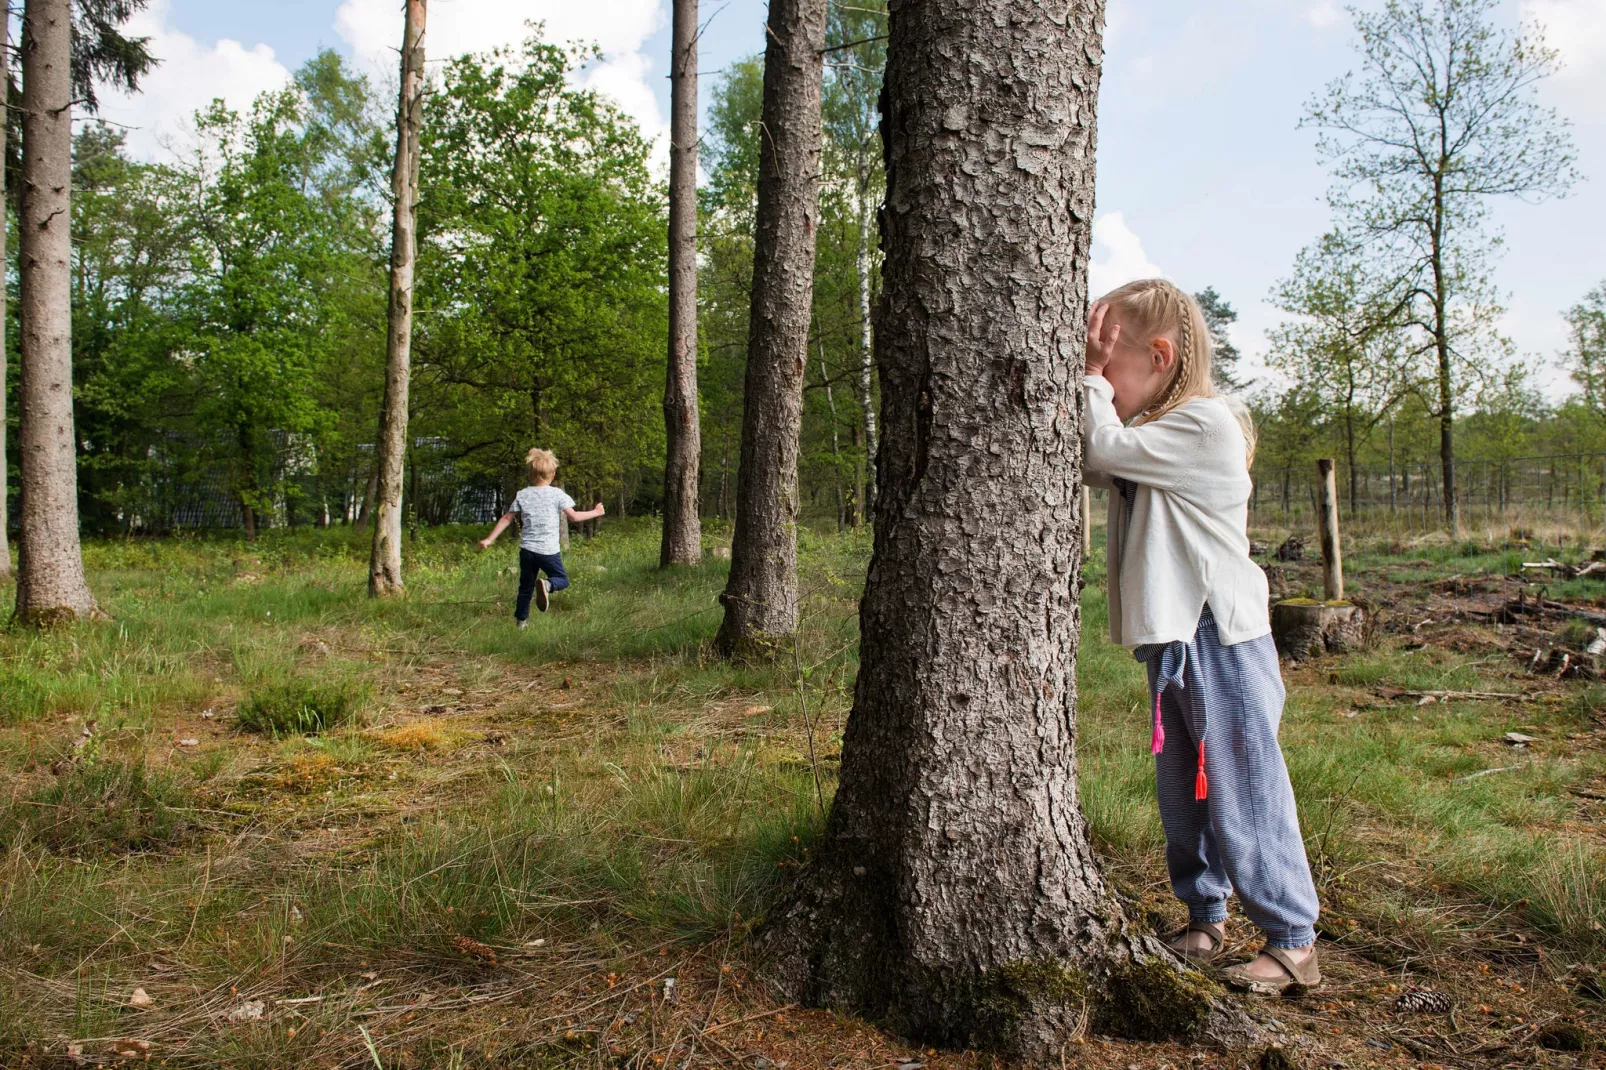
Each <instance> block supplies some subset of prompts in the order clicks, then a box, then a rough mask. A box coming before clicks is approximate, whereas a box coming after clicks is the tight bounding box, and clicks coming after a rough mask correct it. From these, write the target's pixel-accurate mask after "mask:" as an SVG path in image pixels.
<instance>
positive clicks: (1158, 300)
mask: <svg viewBox="0 0 1606 1070" xmlns="http://www.w3.org/2000/svg"><path fill="white" fill-rule="evenodd" d="M1101 300H1103V301H1105V302H1107V303H1108V304H1110V305H1111V306H1112V307H1114V308H1115V310H1116V311H1117V312H1118V313H1119V314H1120V317H1121V322H1122V323H1123V324H1125V325H1126V326H1127V328H1128V329H1129V330H1131V331H1133V332H1135V333H1136V335H1137V337H1136V338H1132V339H1130V341H1131V342H1132V344H1134V345H1139V346H1145V347H1146V346H1148V344H1149V343H1150V342H1151V341H1153V340H1154V339H1156V338H1159V337H1162V336H1165V337H1168V338H1170V339H1171V341H1172V342H1173V344H1175V346H1176V352H1177V359H1176V363H1175V365H1174V368H1175V370H1174V371H1173V372H1172V374H1171V381H1170V382H1168V383H1167V384H1166V385H1165V387H1164V388H1163V389H1161V391H1160V393H1159V395H1158V396H1157V397H1156V398H1155V399H1154V401H1153V402H1152V403H1151V404H1150V405H1149V407H1148V408H1147V409H1144V410H1143V412H1141V413H1140V414H1138V419H1137V422H1138V423H1139V424H1146V423H1148V422H1149V421H1150V420H1158V419H1159V418H1160V417H1162V416H1164V415H1165V414H1166V413H1168V412H1170V411H1171V410H1172V409H1175V408H1177V407H1178V406H1179V405H1183V404H1185V403H1187V402H1189V401H1192V400H1193V399H1194V398H1211V397H1215V396H1216V384H1215V380H1214V379H1213V378H1212V377H1211V374H1210V357H1211V351H1212V348H1213V347H1212V344H1211V340H1210V324H1209V323H1208V322H1207V321H1206V320H1205V317H1204V309H1202V308H1200V307H1199V302H1198V301H1195V300H1194V299H1193V297H1192V295H1190V294H1187V293H1184V292H1183V291H1182V289H1181V288H1179V287H1178V286H1176V285H1174V284H1172V283H1170V282H1167V281H1166V280H1165V279H1138V280H1136V281H1134V282H1129V283H1127V284H1126V285H1125V286H1117V287H1116V288H1115V289H1113V290H1111V291H1110V292H1109V293H1107V294H1105V295H1104V297H1103V298H1101ZM1228 408H1229V409H1231V410H1232V414H1233V416H1234V417H1236V418H1237V420H1238V423H1239V424H1240V425H1242V427H1243V430H1244V444H1245V445H1246V447H1247V452H1246V455H1245V462H1246V463H1247V464H1251V465H1252V464H1254V463H1255V422H1254V420H1253V419H1252V418H1251V417H1250V415H1249V410H1247V409H1246V408H1244V407H1243V405H1241V404H1233V403H1231V402H1229V403H1228Z"/></svg>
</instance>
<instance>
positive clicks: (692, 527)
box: [658, 0, 703, 567]
mask: <svg viewBox="0 0 1606 1070" xmlns="http://www.w3.org/2000/svg"><path fill="white" fill-rule="evenodd" d="M674 7H675V11H674V30H673V36H674V42H673V46H672V47H673V52H674V55H673V57H672V58H671V60H670V64H671V66H670V72H669V79H670V81H669V98H670V103H669V124H670V125H669V370H668V374H667V379H666V381H665V383H664V439H665V442H664V445H665V451H664V537H663V545H662V547H661V549H660V551H659V555H658V563H659V564H660V565H662V566H664V567H668V566H669V565H695V564H697V563H698V562H699V561H701V560H702V559H703V534H702V526H701V524H700V522H699V521H698V518H697V503H698V477H699V467H700V463H701V458H702V450H703V436H702V429H701V427H700V426H699V422H698V416H697V0H674Z"/></svg>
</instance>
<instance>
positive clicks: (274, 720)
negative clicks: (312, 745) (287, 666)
mask: <svg viewBox="0 0 1606 1070" xmlns="http://www.w3.org/2000/svg"><path fill="white" fill-rule="evenodd" d="M362 701H363V695H362V694H361V689H359V688H356V687H353V686H352V685H350V684H348V683H346V682H344V681H339V680H335V681H324V680H316V679H314V680H293V681H290V682H288V683H282V684H270V685H268V686H267V687H263V688H260V689H258V690H256V691H253V692H252V693H251V694H250V696H249V697H247V698H246V700H245V701H244V702H242V703H240V706H239V708H238V709H237V710H235V711H234V723H235V724H237V725H239V726H240V727H241V728H242V729H244V730H246V731H248V732H261V733H263V734H264V735H270V736H281V735H310V734H314V733H318V732H325V731H327V730H329V729H331V728H334V727H336V726H337V725H343V724H347V723H349V722H351V721H352V720H354V719H355V718H356V717H357V715H358V713H359V710H360V707H361V705H362Z"/></svg>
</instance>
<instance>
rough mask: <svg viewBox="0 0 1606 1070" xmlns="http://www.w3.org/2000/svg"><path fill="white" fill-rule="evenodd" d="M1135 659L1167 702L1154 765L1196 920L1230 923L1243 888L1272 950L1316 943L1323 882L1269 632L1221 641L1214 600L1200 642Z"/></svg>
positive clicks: (1175, 859) (1176, 867)
mask: <svg viewBox="0 0 1606 1070" xmlns="http://www.w3.org/2000/svg"><path fill="white" fill-rule="evenodd" d="M1134 655H1135V656H1136V657H1137V659H1138V660H1139V661H1141V662H1143V663H1144V664H1145V666H1146V667H1147V668H1148V671H1149V693H1150V695H1151V696H1155V697H1156V700H1157V702H1158V704H1159V707H1160V710H1159V718H1158V720H1159V725H1158V726H1157V729H1156V742H1157V743H1158V741H1159V737H1160V733H1159V728H1160V727H1163V729H1164V745H1163V747H1162V748H1161V749H1160V750H1159V752H1158V753H1157V754H1156V755H1155V761H1154V770H1155V787H1156V789H1157V791H1158V794H1159V798H1160V822H1161V824H1163V825H1164V826H1165V844H1166V846H1165V861H1166V867H1167V868H1168V869H1169V870H1170V873H1171V888H1172V890H1173V891H1174V892H1175V893H1176V895H1177V898H1178V899H1180V900H1182V901H1183V902H1184V903H1186V904H1187V905H1188V916H1189V918H1191V919H1192V920H1193V921H1201V922H1220V921H1226V920H1227V897H1228V896H1229V895H1231V894H1232V893H1233V892H1234V891H1236V892H1237V893H1238V899H1239V901H1240V902H1241V903H1242V904H1243V908H1244V913H1245V914H1246V915H1248V917H1249V920H1250V921H1252V922H1254V923H1255V924H1256V925H1257V926H1259V927H1260V929H1261V930H1262V931H1263V932H1264V933H1265V934H1266V939H1267V941H1268V942H1269V943H1271V944H1272V945H1273V946H1275V947H1283V948H1290V947H1304V946H1306V945H1308V944H1311V943H1314V942H1315V940H1316V931H1315V929H1314V928H1313V926H1314V925H1315V923H1316V915H1317V911H1318V906H1317V902H1316V886H1315V884H1314V883H1312V881H1311V876H1310V865H1309V863H1307V862H1306V860H1305V842H1304V839H1303V838H1302V837H1301V836H1300V832H1299V815H1298V813H1297V811H1296V810H1295V809H1294V789H1293V786H1292V785H1291V784H1290V783H1289V782H1288V768H1287V766H1286V765H1284V764H1283V752H1282V749H1281V748H1280V747H1279V746H1278V745H1277V726H1278V724H1279V723H1280V722H1281V720H1282V713H1283V699H1284V697H1285V694H1286V692H1285V691H1284V689H1283V680H1282V674H1281V672H1279V671H1278V665H1277V648H1276V647H1275V646H1274V645H1273V643H1272V639H1271V636H1270V635H1263V636H1261V637H1260V638H1258V639H1250V640H1247V641H1245V642H1242V643H1235V644H1233V645H1232V646H1222V645H1221V642H1220V640H1219V638H1218V636H1217V632H1216V620H1215V618H1214V617H1213V616H1211V613H1210V607H1209V606H1206V607H1205V610H1204V614H1203V616H1201V617H1200V618H1199V628H1198V630H1197V631H1196V632H1195V633H1194V636H1193V639H1192V640H1191V641H1189V642H1186V643H1182V642H1175V643H1157V644H1151V645H1149V646H1140V647H1138V648H1137V650H1136V651H1134ZM1201 749H1202V751H1203V760H1202V761H1201V760H1200V759H1201V755H1200V751H1201ZM1199 795H1202V796H1203V798H1196V796H1199Z"/></svg>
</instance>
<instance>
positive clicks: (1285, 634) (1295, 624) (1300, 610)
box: [1271, 598, 1366, 661]
mask: <svg viewBox="0 0 1606 1070" xmlns="http://www.w3.org/2000/svg"><path fill="white" fill-rule="evenodd" d="M1271 636H1272V639H1273V641H1274V642H1276V644H1277V652H1278V653H1279V654H1281V655H1282V656H1283V657H1285V658H1287V659H1289V660H1290V661H1303V660H1305V659H1306V658H1309V657H1320V656H1321V655H1322V654H1326V653H1334V654H1340V653H1343V652H1345V651H1348V650H1356V649H1359V648H1360V645H1361V644H1362V643H1363V642H1364V641H1365V639H1366V610H1364V609H1362V608H1361V607H1360V606H1358V605H1355V604H1354V603H1353V602H1318V601H1316V600H1315V599H1311V598H1291V599H1288V600H1287V601H1284V602H1278V603H1277V604H1276V605H1274V606H1272V607H1271Z"/></svg>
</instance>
